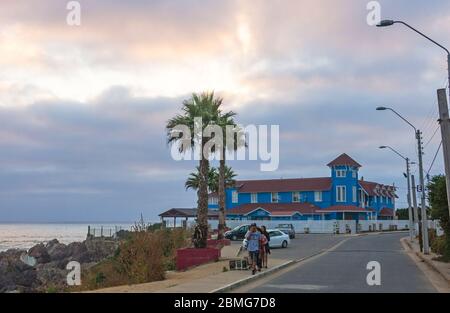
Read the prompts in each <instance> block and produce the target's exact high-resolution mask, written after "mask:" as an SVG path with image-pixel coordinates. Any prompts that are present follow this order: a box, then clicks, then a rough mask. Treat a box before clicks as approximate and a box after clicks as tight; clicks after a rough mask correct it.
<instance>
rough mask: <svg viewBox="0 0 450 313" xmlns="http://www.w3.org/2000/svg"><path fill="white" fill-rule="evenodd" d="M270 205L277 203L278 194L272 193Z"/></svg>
mask: <svg viewBox="0 0 450 313" xmlns="http://www.w3.org/2000/svg"><path fill="white" fill-rule="evenodd" d="M272 203H278V192H272Z"/></svg>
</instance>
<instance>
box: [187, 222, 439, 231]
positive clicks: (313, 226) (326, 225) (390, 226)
mask: <svg viewBox="0 0 450 313" xmlns="http://www.w3.org/2000/svg"><path fill="white" fill-rule="evenodd" d="M248 223H257V224H258V225H265V226H266V227H267V228H268V229H270V228H276V227H277V226H278V225H279V224H283V223H288V224H292V225H293V226H294V229H295V232H296V233H299V234H305V233H310V234H336V233H338V234H346V233H352V234H354V233H356V232H370V231H392V230H408V229H409V221H405V220H368V221H358V223H357V222H356V221H340V220H326V221H314V220H311V221H286V222H283V221H250V220H249V221H246V220H243V221H237V220H227V221H226V225H227V227H228V228H235V227H237V226H240V225H243V224H248ZM208 224H209V226H210V228H211V229H217V226H218V221H217V220H210V221H208ZM428 224H429V228H430V229H436V230H437V232H438V233H439V232H440V231H439V229H440V227H439V223H438V222H437V221H428ZM194 225H195V222H194V221H189V222H188V223H187V226H188V227H192V226H194Z"/></svg>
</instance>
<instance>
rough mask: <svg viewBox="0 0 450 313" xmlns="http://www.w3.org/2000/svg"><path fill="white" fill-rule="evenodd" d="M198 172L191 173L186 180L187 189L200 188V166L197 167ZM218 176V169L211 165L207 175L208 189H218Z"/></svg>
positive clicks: (212, 190)
mask: <svg viewBox="0 0 450 313" xmlns="http://www.w3.org/2000/svg"><path fill="white" fill-rule="evenodd" d="M196 169H197V172H193V173H190V174H189V177H188V179H187V180H186V183H185V184H184V186H185V187H186V190H188V189H192V190H198V189H199V186H200V167H198V166H197V167H196ZM216 176H217V170H216V169H215V168H214V167H210V168H209V170H208V175H207V186H208V191H210V192H214V191H215V190H216V189H217V187H216V186H217V182H216V179H217V178H216Z"/></svg>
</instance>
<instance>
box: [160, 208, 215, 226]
mask: <svg viewBox="0 0 450 313" xmlns="http://www.w3.org/2000/svg"><path fill="white" fill-rule="evenodd" d="M159 217H160V218H161V223H163V224H164V222H165V220H164V219H165V218H173V225H174V227H175V226H176V225H177V218H178V219H182V220H183V221H185V223H187V221H188V220H189V219H190V218H197V209H184V208H173V209H170V210H167V211H165V212H163V213H161V214H159ZM217 219H219V212H217V211H214V210H208V220H217Z"/></svg>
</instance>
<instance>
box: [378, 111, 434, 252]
mask: <svg viewBox="0 0 450 313" xmlns="http://www.w3.org/2000/svg"><path fill="white" fill-rule="evenodd" d="M386 110H389V111H392V112H393V113H394V114H395V115H397V116H398V117H400V118H401V119H402V120H403V121H404V122H406V123H407V124H408V125H409V126H411V127H412V128H413V129H414V132H415V134H416V139H417V156H418V159H419V179H420V186H421V191H422V194H421V201H420V206H421V214H422V242H423V253H424V254H429V253H430V246H429V243H428V221H427V208H426V204H425V181H424V177H423V161H422V154H423V151H422V133H421V131H420V130H419V129H417V128H416V127H415V126H414V125H413V124H411V123H410V122H409V121H408V120H407V119H406V118H404V117H403V116H402V115H400V114H399V113H398V112H397V111H395V110H394V109H392V108H389V107H378V108H377V111H386ZM414 188H415V186H414Z"/></svg>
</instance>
